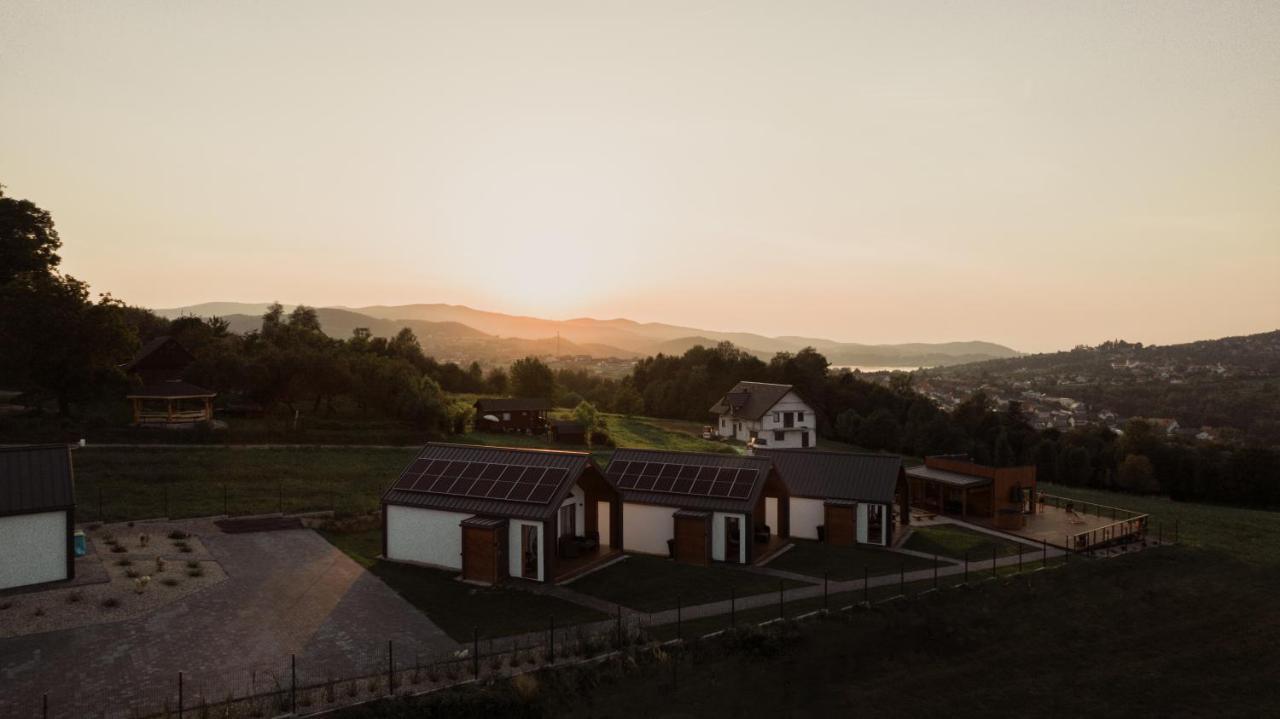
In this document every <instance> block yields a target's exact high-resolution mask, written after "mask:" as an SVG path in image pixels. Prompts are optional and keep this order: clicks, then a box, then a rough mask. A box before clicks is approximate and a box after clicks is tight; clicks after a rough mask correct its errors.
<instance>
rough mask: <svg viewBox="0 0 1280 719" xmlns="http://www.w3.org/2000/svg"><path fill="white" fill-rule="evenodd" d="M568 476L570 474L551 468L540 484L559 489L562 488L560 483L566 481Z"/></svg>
mask: <svg viewBox="0 0 1280 719" xmlns="http://www.w3.org/2000/svg"><path fill="white" fill-rule="evenodd" d="M567 474H569V473H568V472H566V471H565V470H563V469H555V468H550V469H548V470H547V473H546V474H544V475H543V476H542V480H541V481H540V482H539V484H550V485H554V486H557V487H558V486H560V483H561V482H563V481H564V478H565V475H567Z"/></svg>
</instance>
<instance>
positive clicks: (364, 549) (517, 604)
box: [321, 529, 608, 642]
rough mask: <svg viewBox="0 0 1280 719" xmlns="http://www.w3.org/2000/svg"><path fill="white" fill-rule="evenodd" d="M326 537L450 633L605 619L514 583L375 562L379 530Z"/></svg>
mask: <svg viewBox="0 0 1280 719" xmlns="http://www.w3.org/2000/svg"><path fill="white" fill-rule="evenodd" d="M321 534H322V535H323V536H324V538H325V539H327V540H329V542H330V543H332V544H333V545H334V546H335V547H337V548H338V549H341V550H342V551H343V552H345V553H346V554H347V555H348V556H350V557H351V558H352V559H355V560H356V561H357V562H359V563H360V564H362V565H363V566H364V567H365V568H367V569H368V570H369V571H370V572H371V573H372V574H374V575H375V576H377V577H378V578H379V579H381V580H382V581H384V582H386V583H387V586H389V587H391V588H392V589H394V590H395V591H396V592H397V593H399V594H400V595H401V596H402V597H404V598H405V599H406V600H408V601H409V603H410V604H412V605H413V606H415V607H417V608H418V609H419V610H421V611H422V612H423V613H425V614H426V615H427V616H428V617H430V618H431V621H432V622H434V623H435V624H436V626H438V627H440V628H441V629H443V630H444V631H445V633H447V634H448V635H449V636H451V637H453V638H454V639H456V640H458V641H461V642H466V641H470V640H471V638H472V632H473V631H476V630H478V631H479V632H480V637H481V639H486V638H495V637H503V636H509V635H512V634H524V633H526V632H536V631H539V630H542V629H545V628H546V627H547V626H548V624H549V622H550V621H551V618H552V617H554V618H555V622H556V624H557V625H559V626H562V627H563V626H568V625H571V624H578V623H582V622H591V621H596V620H599V619H608V617H607V616H605V615H604V614H601V613H599V612H597V611H594V610H591V609H588V608H586V607H583V606H581V605H578V604H574V603H572V602H566V601H564V600H561V599H557V598H555V597H550V596H546V595H544V594H534V593H532V592H527V591H522V590H520V589H515V588H512V587H478V586H475V585H472V584H465V583H463V582H459V581H457V579H456V577H457V572H449V571H444V570H436V569H427V568H425V567H414V566H410V565H407V564H396V563H394V562H379V561H378V560H377V556H378V555H379V554H381V553H382V530H380V529H375V530H370V531H364V532H355V533H351V534H345V533H341V534H340V533H335V532H321Z"/></svg>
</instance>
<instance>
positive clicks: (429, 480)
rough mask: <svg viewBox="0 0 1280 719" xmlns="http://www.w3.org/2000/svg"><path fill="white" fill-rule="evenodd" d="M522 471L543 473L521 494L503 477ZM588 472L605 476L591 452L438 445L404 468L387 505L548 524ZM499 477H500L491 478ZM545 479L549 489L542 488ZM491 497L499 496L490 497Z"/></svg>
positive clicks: (424, 450) (389, 492) (386, 496)
mask: <svg viewBox="0 0 1280 719" xmlns="http://www.w3.org/2000/svg"><path fill="white" fill-rule="evenodd" d="M521 470H523V472H528V473H530V474H535V473H536V474H537V475H538V480H537V481H530V482H526V483H524V488H525V489H528V490H529V491H527V492H522V493H520V492H521V491H520V490H517V489H516V488H515V487H506V486H505V485H504V484H502V482H503V479H502V477H506V476H511V475H520V476H523V473H522V472H521ZM543 470H545V471H543ZM585 472H595V473H596V474H597V475H600V474H601V472H600V468H599V466H597V465H596V463H595V460H593V459H592V458H591V455H590V454H588V453H586V452H565V451H559V450H549V449H524V448H519V447H484V446H480V445H464V444H443V443H434V442H433V443H431V444H428V445H426V446H425V447H423V448H422V450H421V451H420V452H418V456H417V457H415V458H414V460H413V461H412V462H410V463H409V466H407V467H405V468H404V470H403V471H402V472H401V473H400V477H399V478H398V479H397V480H396V482H395V484H393V485H392V487H391V488H390V489H388V490H387V492H386V493H385V494H384V495H382V501H384V502H386V503H387V504H394V505H399V506H405V507H419V508H422V509H437V510H441V511H445V512H462V513H467V514H480V515H489V516H499V517H513V518H516V519H534V520H544V519H550V518H551V517H552V516H553V515H554V514H555V512H556V510H558V509H559V508H560V505H561V504H562V503H563V502H564V500H565V497H567V496H569V492H570V491H571V490H572V489H573V485H574V483H576V482H577V481H578V479H579V478H580V477H582V475H583V474H584V473H585ZM495 474H496V475H497V478H496V479H493V478H489V477H493V476H494V475H495ZM543 480H545V481H543ZM540 481H542V486H544V487H547V488H548V489H546V490H539V489H536V487H537V486H538V482H540ZM481 482H487V483H488V484H481ZM529 485H533V487H530V486H529ZM502 489H505V490H506V494H503V493H502V492H501V490H502ZM481 490H483V491H481ZM491 493H493V494H495V496H489V495H490V494H491ZM513 496H518V497H519V498H512V497H513Z"/></svg>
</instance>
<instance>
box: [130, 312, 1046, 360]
mask: <svg viewBox="0 0 1280 719" xmlns="http://www.w3.org/2000/svg"><path fill="white" fill-rule="evenodd" d="M268 304H269V303H265V302H264V303H249V302H243V303H236V302H206V303H202V304H196V305H188V306H185V307H175V308H166V309H159V310H156V312H157V314H160V315H162V316H165V317H177V316H181V315H184V314H194V315H200V316H209V315H219V316H226V315H235V316H236V323H235V328H236V329H237V331H244V329H242V328H244V327H247V325H248V321H249V319H251V318H253V317H254V316H256V315H261V313H262V312H265V311H266V308H267V306H268ZM292 307H293V306H292V305H287V306H286V309H291V308H292ZM316 309H317V312H319V313H321V326H322V327H324V329H325V332H326V333H327V334H330V335H331V336H335V337H346V336H350V330H351V329H354V327H368V328H369V329H370V332H371V333H373V334H374V335H375V336H386V335H389V334H394V332H395V331H398V329H399V327H410V328H412V329H413V330H414V332H415V333H416V334H418V335H419V337H420V338H423V339H424V340H425V339H426V338H435V339H437V340H445V339H447V340H448V342H447V343H446V344H448V345H449V349H448V351H450V352H452V351H455V350H456V351H458V352H464V353H465V352H466V351H471V352H476V351H478V350H479V347H478V346H479V345H481V344H485V343H487V344H488V345H491V347H490V348H489V350H486V351H485V352H483V353H482V354H484V355H489V354H492V353H493V351H497V350H496V349H495V347H496V345H499V344H503V343H505V344H506V345H510V347H509V351H515V348H516V347H527V346H529V344H528V343H529V342H537V343H540V344H539V345H537V346H539V347H545V346H548V345H549V344H550V345H553V346H559V347H560V352H558V353H557V354H589V355H591V356H595V357H609V356H612V357H620V358H632V357H637V356H644V355H652V354H657V353H659V352H664V353H668V354H670V353H675V354H679V353H681V352H683V351H684V350H686V349H688V348H689V347H691V346H693V344H715V343H717V342H725V341H728V342H732V343H733V344H734V345H736V346H738V347H740V348H742V349H744V350H747V351H749V352H751V353H753V354H756V355H758V356H761V357H765V358H768V357H770V356H772V355H773V354H775V353H777V352H796V351H799V350H800V349H802V348H804V347H807V346H812V347H814V348H815V349H818V350H819V351H821V352H822V353H823V354H824V355H826V356H827V359H828V360H830V361H831V363H832V364H836V365H874V366H883V367H922V366H940V365H949V364H957V363H959V362H972V361H982V360H991V359H1002V358H1009V357H1017V356H1020V355H1021V353H1019V352H1017V351H1016V350H1013V349H1012V348H1009V347H1006V346H1004V345H1000V344H996V343H994V342H986V341H981V340H975V341H968V342H941V343H927V342H909V343H902V344H863V343H857V342H841V341H837V340H830V339H824V338H816V337H801V336H790V335H789V336H782V337H769V336H766V335H761V334H756V333H752V332H733V331H717V330H707V329H699V328H695V327H684V326H681V325H672V324H667V323H663V322H638V321H636V320H631V319H627V318H623V317H616V318H612V319H606V320H600V319H595V318H591V317H575V318H572V319H568V320H549V319H544V318H540V317H533V316H528V315H509V314H504V313H500V312H491V311H487V310H478V309H475V308H472V307H468V306H466V305H452V304H446V303H418V304H409V305H369V306H366V307H347V306H333V307H317V308H316ZM362 317H364V318H368V319H367V320H362V319H360V318H362ZM420 323H421V324H420ZM459 326H461V327H465V328H466V329H468V330H472V331H473V332H475V333H476V334H477V335H481V336H475V335H472V336H470V337H464V336H465V335H466V333H465V332H463V331H462V330H460V329H458V327H459ZM250 329H252V328H250ZM464 339H465V340H466V341H463V340H464ZM468 342H469V343H470V344H471V345H473V346H472V347H470V348H466V347H463V346H461V345H465V344H467V343H468ZM424 344H433V346H435V345H434V343H426V342H424ZM490 350H492V351H490ZM552 351H554V350H552ZM498 353H499V354H502V353H504V352H502V351H499V352H498Z"/></svg>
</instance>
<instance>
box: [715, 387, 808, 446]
mask: <svg viewBox="0 0 1280 719" xmlns="http://www.w3.org/2000/svg"><path fill="white" fill-rule="evenodd" d="M711 414H714V415H717V420H716V432H717V433H718V434H719V435H720V436H721V437H732V438H733V439H736V440H738V441H741V442H746V443H748V444H752V445H755V446H758V447H777V448H788V447H790V448H804V447H814V446H816V445H817V443H818V418H817V417H816V416H815V415H814V412H813V408H812V407H810V406H809V405H808V404H807V403H806V402H805V401H804V400H803V399H801V397H800V395H798V394H796V391H795V388H794V387H792V386H791V385H789V384H771V383H768V382H739V383H738V384H736V385H734V387H733V389H731V390H729V391H728V392H727V393H726V394H725V396H723V397H721V398H720V400H719V401H718V402H716V403H715V404H714V405H713V406H712V407H711Z"/></svg>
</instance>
